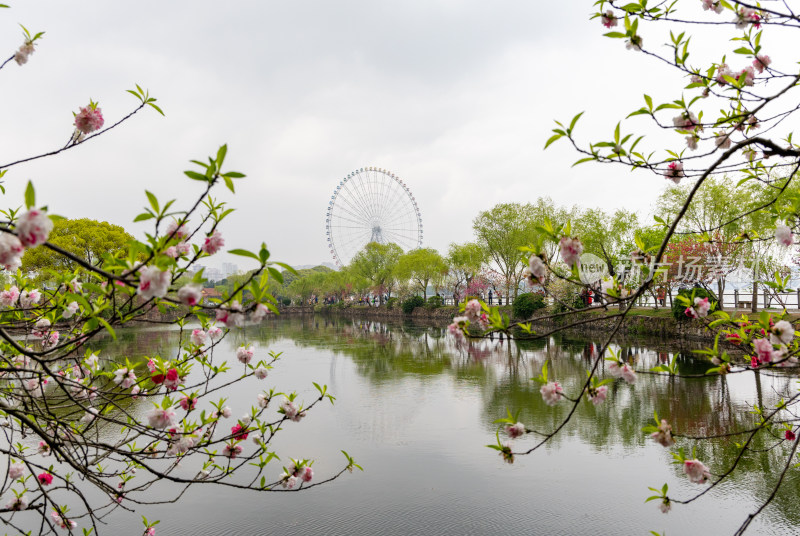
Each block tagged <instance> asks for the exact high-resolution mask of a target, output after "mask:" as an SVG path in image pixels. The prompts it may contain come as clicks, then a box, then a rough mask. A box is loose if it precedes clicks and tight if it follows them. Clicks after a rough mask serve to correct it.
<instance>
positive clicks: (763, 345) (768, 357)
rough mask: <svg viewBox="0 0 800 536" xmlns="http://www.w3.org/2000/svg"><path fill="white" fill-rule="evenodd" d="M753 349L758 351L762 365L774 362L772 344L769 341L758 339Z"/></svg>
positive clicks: (757, 355) (757, 354)
mask: <svg viewBox="0 0 800 536" xmlns="http://www.w3.org/2000/svg"><path fill="white" fill-rule="evenodd" d="M753 348H754V349H755V351H756V357H758V361H759V362H760V363H770V362H772V351H773V348H772V343H771V342H769V341H768V340H767V339H756V341H755V342H754V343H753Z"/></svg>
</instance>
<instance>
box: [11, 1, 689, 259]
mask: <svg viewBox="0 0 800 536" xmlns="http://www.w3.org/2000/svg"><path fill="white" fill-rule="evenodd" d="M698 5H699V2H698ZM11 7H12V9H9V10H3V11H0V28H2V32H0V49H2V50H6V51H7V52H6V54H7V55H10V54H11V53H12V52H13V50H14V49H15V48H16V47H18V46H19V45H20V44H21V42H22V34H21V31H19V29H18V27H17V26H16V24H17V23H18V22H19V23H22V24H24V25H25V26H27V27H28V28H29V29H30V30H31V31H46V32H47V33H46V35H45V37H44V39H43V40H42V41H40V44H39V45H38V47H37V51H36V53H35V54H34V55H33V56H32V57H31V59H30V61H29V63H28V64H27V65H25V66H23V67H18V66H17V65H16V64H14V63H13V62H12V63H11V64H9V65H7V66H6V68H4V69H3V70H2V71H0V84H2V86H0V87H2V88H3V96H4V98H3V99H2V102H1V103H0V106H2V111H1V112H0V113H2V117H3V122H2V126H3V131H2V132H3V133H2V136H3V151H2V153H0V160H2V162H0V163H5V162H7V161H10V160H14V159H16V158H17V157H23V156H29V155H32V154H36V153H40V152H44V151H47V150H50V149H53V148H55V147H57V146H58V145H59V144H63V143H64V142H65V140H66V139H67V138H68V137H69V135H70V133H71V131H72V112H73V111H77V110H78V107H79V106H82V105H86V103H87V102H88V100H89V98H90V97H91V98H93V99H94V100H98V101H99V102H100V106H101V108H102V110H103V114H104V116H105V118H106V122H107V124H110V123H112V122H114V121H116V120H117V119H119V118H120V117H122V116H124V115H125V114H126V113H128V112H129V111H130V110H131V109H133V108H134V107H135V105H136V101H135V100H134V99H133V97H131V96H130V95H128V94H127V93H125V90H126V89H128V88H131V87H133V85H134V83H139V84H140V85H142V86H143V87H145V88H148V89H149V90H150V92H151V94H152V95H153V96H155V97H157V98H158V104H160V105H161V106H162V108H163V110H164V112H165V113H166V117H161V116H159V115H158V114H157V113H155V112H154V111H152V110H145V111H144V113H140V114H139V115H137V116H136V117H134V118H133V119H132V120H130V121H129V122H128V123H126V124H124V125H123V126H122V127H121V128H120V129H115V130H113V131H111V132H109V133H108V134H106V135H104V136H101V137H100V138H98V139H96V140H92V141H91V142H89V143H86V144H85V145H82V146H80V147H78V148H76V149H74V150H71V151H68V152H66V153H64V154H61V155H59V156H57V157H54V158H49V159H45V160H41V161H38V162H35V163H31V164H28V165H25V166H20V167H17V168H13V169H12V171H10V172H9V174H8V175H7V185H8V192H7V196H6V200H5V201H6V205H10V206H15V205H19V204H21V202H22V190H23V188H24V184H25V183H26V182H27V179H33V180H34V183H35V185H36V187H37V191H38V199H37V201H38V202H39V203H40V204H47V205H49V207H50V209H51V211H52V212H54V213H57V214H60V215H63V216H67V217H90V218H94V219H98V220H106V221H109V222H112V223H116V224H119V225H123V226H125V227H126V228H127V229H129V230H130V231H131V232H133V233H134V234H141V233H143V232H144V231H146V230H149V228H148V227H147V226H145V225H143V224H139V225H134V224H132V223H131V222H132V220H133V218H134V217H135V215H136V214H137V213H138V212H140V208H141V206H143V205H144V203H145V197H144V192H143V191H144V189H148V190H150V191H152V192H154V193H156V194H157V195H158V196H159V197H160V198H164V199H166V198H172V197H178V196H180V197H181V199H182V200H183V201H184V206H186V203H188V202H189V200H190V198H191V196H192V195H193V194H195V193H197V192H199V189H200V184H199V183H197V182H194V181H190V180H188V179H186V178H185V177H184V176H183V174H182V171H183V170H184V169H190V165H189V164H188V160H189V159H192V158H195V159H202V158H203V157H205V156H206V155H209V154H212V153H213V152H215V151H216V149H217V147H218V146H219V145H221V144H222V143H227V144H228V146H229V153H228V155H229V157H228V158H229V159H228V168H229V169H235V170H238V171H242V172H244V173H246V174H247V175H248V176H247V178H246V179H243V180H242V181H239V182H238V183H237V194H238V195H237V196H235V197H232V196H230V195H227V194H225V193H221V197H222V198H224V199H228V200H230V202H231V205H232V206H234V207H235V208H236V209H237V212H236V213H235V214H234V215H233V216H231V217H230V218H229V219H228V220H227V221H226V222H224V225H223V227H222V232H223V234H224V236H225V240H226V246H227V247H228V248H234V247H251V246H253V247H254V246H256V245H257V244H259V243H260V242H261V241H266V242H267V244H268V246H269V248H270V250H271V251H272V253H273V257H274V258H276V259H280V260H284V261H287V262H289V263H292V264H316V263H320V262H324V261H328V262H330V260H331V259H330V255H329V253H328V248H327V246H326V242H325V229H324V225H325V210H326V207H327V203H328V200H329V199H330V196H331V194H332V192H333V190H334V188H335V187H336V185H337V184H338V182H339V180H341V178H342V177H344V176H345V175H346V174H347V173H348V172H349V171H351V170H353V169H355V168H359V167H362V166H370V165H374V166H378V167H381V168H385V169H388V170H391V171H393V172H394V173H396V174H397V175H399V176H400V177H401V178H402V179H403V180H404V181H405V182H406V184H407V185H408V186H409V187H410V188H411V190H412V191H413V193H414V195H415V197H416V200H417V203H418V205H419V207H420V210H421V213H422V218H423V222H424V225H425V244H424V245H425V246H429V247H434V248H437V249H439V250H440V251H445V250H446V248H447V246H448V244H449V243H450V242H464V241H468V240H470V239H471V238H472V220H473V218H474V217H475V216H476V215H477V214H478V212H480V211H481V210H486V209H488V208H490V207H492V206H493V205H494V204H496V203H501V202H510V201H519V202H526V201H534V200H535V199H536V198H537V197H539V196H550V197H552V198H553V199H554V200H555V201H556V202H557V203H560V204H566V205H572V204H579V205H583V206H587V207H588V206H593V207H596V206H601V207H604V208H606V209H614V208H617V207H626V208H628V209H636V210H640V211H641V212H642V214H645V213H646V212H647V211H648V210H649V208H650V206H651V205H652V202H653V201H654V200H655V198H656V197H657V196H658V194H659V193H660V191H661V190H662V189H663V187H664V185H665V180H664V179H659V178H658V177H653V176H652V175H647V174H640V175H636V174H633V175H632V174H631V173H629V172H628V171H627V170H625V169H622V168H613V167H609V166H598V165H592V164H588V165H584V166H579V167H577V168H571V167H570V166H571V164H572V162H574V161H575V160H576V159H577V158H578V155H576V154H575V153H573V152H572V151H571V150H570V149H569V148H568V147H567V145H566V144H557V145H556V146H553V147H551V148H550V149H548V150H547V151H543V146H544V143H545V141H546V140H547V138H548V137H549V135H550V129H551V128H552V120H553V119H562V120H569V119H570V118H571V117H572V116H573V115H574V114H575V113H577V112H579V111H582V110H587V113H586V115H585V117H584V119H583V120H582V124H581V127H580V131H581V132H582V133H585V135H586V138H584V139H591V137H592V136H594V137H597V136H599V135H603V134H607V133H610V132H612V131H613V127H614V125H615V124H616V121H617V120H618V119H621V118H623V117H624V116H625V115H627V113H628V112H630V111H631V110H632V109H634V108H636V107H638V106H639V105H640V103H641V102H642V100H641V94H642V92H643V91H644V89H645V88H642V81H641V78H640V77H642V76H644V77H645V78H646V80H645V82H646V83H647V84H649V85H650V87H648V88H646V89H647V90H648V91H649V92H650V94H651V95H653V96H654V97H655V98H656V99H658V98H659V97H660V96H661V97H674V96H675V94H674V92H672V93H670V90H673V89H675V88H677V87H680V86H679V85H673V86H669V85H668V84H660V83H658V77H659V76H661V72H662V71H660V70H659V69H661V68H660V67H658V66H656V65H653V63H652V61H648V60H646V59H645V58H644V57H643V55H642V54H638V53H636V52H632V51H628V50H626V49H625V47H624V43H623V42H622V40H610V39H607V38H604V37H602V33H603V32H604V31H605V30H604V28H602V27H601V25H600V22H599V21H598V20H592V21H590V20H589V17H590V15H591V2H588V1H586V2H579V1H577V0H569V1H564V2H547V3H545V2H540V1H531V0H525V1H496V2H486V1H485V0H482V1H456V0H405V1H403V2H393V3H389V2H376V1H374V0H363V1H338V2H330V1H324V0H320V1H311V0H295V1H291V2H287V1H282V2H271V1H270V2H267V1H263V0H262V1H251V2H210V1H200V0H191V1H170V2H163V1H139V2H109V1H107V0H104V1H94V2H89V1H82V2H64V1H63V0H53V1H38V0H25V2H24V3H23V2H18V3H15V2H13V1H12V2H11ZM648 38H651V37H650V36H648V35H647V34H645V39H648ZM652 39H658V40H659V42H660V41H661V40H662V39H661V38H660V37H652ZM673 78H674V77H673ZM654 82H655V83H654ZM653 86H655V87H653ZM659 91H663V94H661V95H660V94H659ZM234 259H235V258H234ZM224 260H230V257H226V256H220V257H219V258H218V259H216V261H217V263H220V262H222V261H224ZM235 260H236V262H238V263H239V264H240V266H242V267H243V268H245V267H248V265H247V263H246V261H243V260H238V259H235ZM210 264H213V263H210Z"/></svg>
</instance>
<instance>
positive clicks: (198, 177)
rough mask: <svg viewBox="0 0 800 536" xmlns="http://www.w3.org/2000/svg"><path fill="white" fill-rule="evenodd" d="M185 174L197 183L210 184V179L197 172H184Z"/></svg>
mask: <svg viewBox="0 0 800 536" xmlns="http://www.w3.org/2000/svg"><path fill="white" fill-rule="evenodd" d="M183 174H184V175H186V176H187V177H189V178H190V179H194V180H196V181H203V182H208V177H206V176H205V175H203V174H200V173H198V172H196V171H184V172H183Z"/></svg>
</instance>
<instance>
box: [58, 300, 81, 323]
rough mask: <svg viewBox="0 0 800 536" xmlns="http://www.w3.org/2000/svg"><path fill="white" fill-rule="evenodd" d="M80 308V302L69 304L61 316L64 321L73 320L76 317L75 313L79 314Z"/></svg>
mask: <svg viewBox="0 0 800 536" xmlns="http://www.w3.org/2000/svg"><path fill="white" fill-rule="evenodd" d="M79 308H80V306H79V305H78V302H76V301H74V302H70V304H69V305H67V306H66V307H65V308H64V312H62V313H61V316H62V317H63V318H64V319H69V318H72V317H73V316H75V313H77V312H78V309H79Z"/></svg>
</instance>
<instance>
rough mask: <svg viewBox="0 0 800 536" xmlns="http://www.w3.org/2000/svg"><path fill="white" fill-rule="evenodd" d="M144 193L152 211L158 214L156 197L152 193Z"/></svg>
mask: <svg viewBox="0 0 800 536" xmlns="http://www.w3.org/2000/svg"><path fill="white" fill-rule="evenodd" d="M144 193H145V195H146V196H147V199H148V200H149V201H150V206H151V207H152V208H153V211H154V212H156V213H158V212H159V209H158V199H157V198H156V196H155V195H154V194H153V193H151V192H148V191H147V190H145V191H144Z"/></svg>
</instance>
